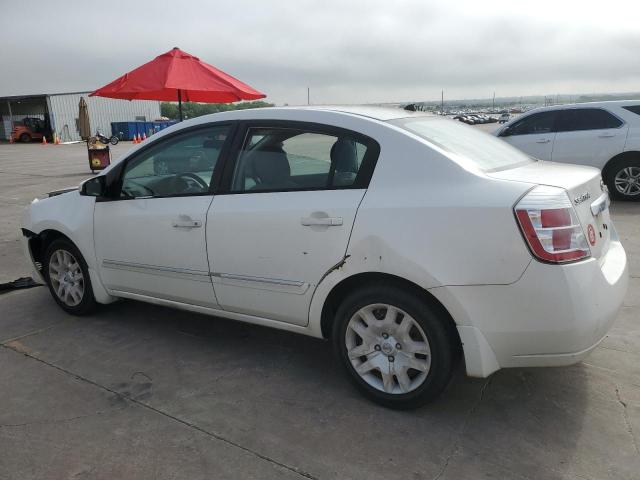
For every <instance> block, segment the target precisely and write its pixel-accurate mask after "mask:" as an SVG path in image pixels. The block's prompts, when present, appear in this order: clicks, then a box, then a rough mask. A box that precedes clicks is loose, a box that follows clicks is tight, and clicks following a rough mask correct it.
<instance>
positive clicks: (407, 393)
mask: <svg viewBox="0 0 640 480" xmlns="http://www.w3.org/2000/svg"><path fill="white" fill-rule="evenodd" d="M447 320H448V319H445V318H442V315H441V314H440V313H439V312H437V311H436V310H435V309H434V308H432V306H431V305H429V303H428V302H425V301H424V300H423V299H421V298H419V296H418V295H415V294H412V293H408V292H406V291H404V290H402V289H399V288H397V287H394V286H387V285H373V286H370V287H366V288H364V289H362V290H359V291H357V292H355V293H354V294H352V295H351V296H349V297H348V298H347V299H345V301H344V302H343V303H342V304H341V306H340V307H339V308H338V312H337V315H336V322H335V324H334V329H333V342H334V347H335V351H336V353H337V355H338V357H339V359H340V361H341V363H342V364H343V365H344V367H345V368H346V370H347V372H348V374H349V377H350V378H351V380H352V381H353V383H354V384H355V385H356V386H357V387H358V388H359V389H360V390H361V391H362V392H363V393H365V395H366V396H367V397H369V398H370V399H371V400H373V401H375V402H377V403H379V404H382V405H384V406H386V407H390V408H397V409H409V408H416V407H419V406H421V405H423V404H425V403H427V402H429V401H431V400H433V399H435V398H436V397H437V396H438V395H439V394H440V393H441V392H442V391H443V390H444V388H445V387H446V386H447V384H448V382H449V380H450V378H451V374H452V370H453V366H454V363H455V362H454V361H455V355H456V348H455V341H454V339H453V338H451V337H452V334H451V329H450V328H447V325H446V323H445V322H446V321H447Z"/></svg>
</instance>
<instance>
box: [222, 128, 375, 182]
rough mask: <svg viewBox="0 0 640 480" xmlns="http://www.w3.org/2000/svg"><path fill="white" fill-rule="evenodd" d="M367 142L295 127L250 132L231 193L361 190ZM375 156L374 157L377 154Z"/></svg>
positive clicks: (241, 154)
mask: <svg viewBox="0 0 640 480" xmlns="http://www.w3.org/2000/svg"><path fill="white" fill-rule="evenodd" d="M369 150H370V148H369V143H368V142H367V141H366V140H365V139H361V138H360V137H358V136H355V135H354V136H352V135H349V134H346V133H345V134H344V135H343V134H341V133H335V134H333V133H324V132H315V131H309V130H303V129H297V128H251V129H249V131H248V133H247V136H246V138H245V141H244V145H243V147H242V150H241V151H240V154H239V157H238V160H237V163H236V167H235V171H234V175H233V178H232V181H231V190H232V191H233V192H248V191H254V192H255V191H295V190H310V189H311V190H321V189H332V188H350V187H351V188H363V187H364V186H366V185H364V183H365V182H366V181H368V180H367V179H364V178H363V176H364V174H366V173H367V172H362V174H361V171H362V170H363V169H362V168H361V167H362V165H363V162H364V160H365V157H366V155H367V153H368V152H369ZM371 153H374V154H375V155H376V156H377V153H375V152H371Z"/></svg>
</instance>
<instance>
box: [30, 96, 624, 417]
mask: <svg viewBox="0 0 640 480" xmlns="http://www.w3.org/2000/svg"><path fill="white" fill-rule="evenodd" d="M608 202H609V199H608V195H607V194H606V192H605V191H604V189H603V188H601V180H600V172H599V171H598V170H596V169H594V168H590V167H579V166H570V165H561V164H553V163H543V162H539V161H537V160H532V159H531V158H530V157H529V156H526V155H524V154H522V153H521V152H520V151H518V150H516V149H514V148H512V147H511V146H509V145H507V144H506V143H504V142H502V141H500V140H498V139H496V138H494V137H492V136H490V135H487V134H485V133H483V132H478V131H476V130H474V129H473V128H471V127H468V126H465V125H461V124H460V123H459V122H455V121H452V120H449V119H445V118H442V117H438V116H429V115H427V114H424V113H419V112H416V113H411V112H407V111H403V110H400V109H378V108H367V107H348V108H347V107H344V108H342V107H313V108H275V109H257V110H243V111H235V112H225V113H220V114H215V115H208V116H203V117H199V118H196V119H193V120H189V121H185V122H182V123H180V124H178V125H175V126H173V127H171V128H168V129H166V130H164V131H162V132H160V133H158V134H156V135H154V136H153V137H151V139H149V140H147V141H146V142H145V143H143V144H141V145H139V146H137V147H135V148H134V149H133V150H131V151H130V152H129V153H128V154H127V155H126V157H125V158H124V159H122V160H121V161H119V162H118V163H116V164H113V165H111V166H110V167H109V168H108V169H107V170H105V171H104V172H102V173H101V174H100V175H98V176H97V177H95V178H92V179H90V180H87V181H85V182H84V183H83V184H82V185H81V187H80V188H79V189H73V190H71V191H68V192H66V193H61V192H56V194H55V195H53V196H50V197H49V198H46V199H43V200H40V201H38V200H34V202H33V203H32V204H31V205H30V206H29V207H28V208H27V209H26V211H25V215H24V219H23V230H22V231H23V234H24V246H25V252H26V254H27V256H28V257H29V259H30V260H31V261H32V262H33V264H34V266H35V270H34V273H33V275H34V278H37V279H39V280H40V281H42V282H46V283H47V285H48V286H49V289H50V291H51V294H52V296H53V298H54V299H55V301H56V302H57V303H58V304H59V305H60V307H62V308H63V309H64V310H65V311H67V312H69V313H71V314H85V313H87V312H89V311H91V310H92V309H93V308H94V307H95V306H96V304H106V303H110V302H113V301H115V300H116V299H118V298H128V299H134V300H140V301H144V302H151V303H156V304H160V305H165V306H169V307H175V308H180V309H184V310H189V311H192V312H198V313H202V314H207V315H213V316H219V317H225V318H229V319H233V320H239V321H243V322H249V323H254V324H259V325H266V326H270V327H274V328H279V329H283V330H288V331H291V332H296V333H301V334H305V335H311V336H314V337H318V338H326V339H330V340H331V341H332V342H333V344H334V347H335V351H336V353H337V355H338V357H339V359H340V362H341V363H342V364H343V365H344V367H345V369H346V371H347V372H348V375H349V377H350V378H351V380H352V381H353V382H354V384H355V385H356V386H357V387H358V388H359V389H360V390H361V391H362V392H364V393H365V394H366V395H368V396H369V397H370V398H371V399H373V400H374V401H377V402H379V403H381V404H383V405H386V406H389V407H394V408H411V407H416V406H418V405H421V404H423V403H424V402H427V401H429V400H431V399H433V398H435V397H436V396H437V395H438V394H439V393H440V392H442V390H443V389H444V388H445V387H446V385H447V383H448V382H449V380H450V377H451V374H452V370H453V368H454V366H455V364H456V361H457V359H458V358H459V354H460V352H462V353H463V355H464V361H465V366H466V371H467V373H468V374H469V375H471V376H475V377H486V376H488V375H490V374H491V373H493V372H495V371H496V370H498V369H500V368H505V367H525V366H558V365H569V364H572V363H575V362H578V361H580V360H581V359H582V358H584V357H585V356H586V355H587V354H588V353H589V352H590V351H591V350H592V349H594V348H595V347H596V346H597V345H598V343H599V342H600V341H601V340H602V339H603V338H604V336H605V335H606V333H607V331H608V330H609V328H610V326H611V324H612V322H613V321H614V319H615V317H616V315H617V312H618V309H619V308H620V306H621V304H622V301H623V297H624V295H625V292H626V288H627V259H626V255H625V251H624V249H623V247H622V245H621V244H620V240H619V239H618V236H617V235H616V231H615V229H614V227H613V224H612V222H611V219H610V217H609V210H608V206H609V203H608Z"/></svg>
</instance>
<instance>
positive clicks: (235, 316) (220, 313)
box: [110, 289, 322, 338]
mask: <svg viewBox="0 0 640 480" xmlns="http://www.w3.org/2000/svg"><path fill="white" fill-rule="evenodd" d="M110 293H111V294H112V295H115V296H117V297H122V298H129V299H131V300H139V301H141V302H147V303H153V304H156V305H162V306H165V307H171V308H178V309H180V310H188V311H190V312H196V313H202V314H204V315H211V316H216V317H222V318H228V319H230V320H237V321H240V322H245V323H252V324H254V325H262V326H265V327H271V328H277V329H279V330H286V331H288V332H294V333H300V334H302V335H308V336H312V337H317V338H322V336H321V335H318V334H317V333H316V332H314V331H313V330H311V329H310V328H308V327H306V326H301V325H294V324H292V323H286V322H281V321H278V320H271V319H268V318H262V317H256V316H253V315H245V314H242V313H234V312H228V311H226V310H219V309H216V308H210V307H204V306H201V305H192V304H189V303H183V302H178V301H175V300H167V299H163V298H157V297H152V296H149V295H143V294H140V293H133V292H124V291H119V290H114V289H111V290H110Z"/></svg>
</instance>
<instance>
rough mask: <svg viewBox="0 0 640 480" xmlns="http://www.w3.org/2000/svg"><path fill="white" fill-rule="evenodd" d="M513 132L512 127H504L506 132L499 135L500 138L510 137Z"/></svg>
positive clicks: (503, 131)
mask: <svg viewBox="0 0 640 480" xmlns="http://www.w3.org/2000/svg"><path fill="white" fill-rule="evenodd" d="M512 133H513V132H512V131H511V127H504V130H502V131H501V132H500V135H498V136H499V137H508V136H509V135H511V134H512Z"/></svg>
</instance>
